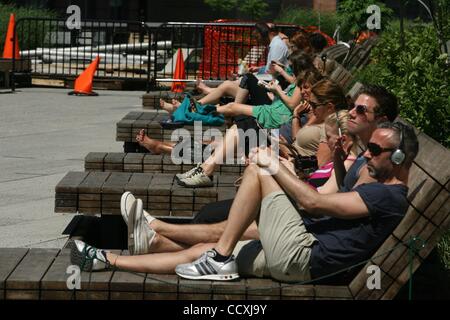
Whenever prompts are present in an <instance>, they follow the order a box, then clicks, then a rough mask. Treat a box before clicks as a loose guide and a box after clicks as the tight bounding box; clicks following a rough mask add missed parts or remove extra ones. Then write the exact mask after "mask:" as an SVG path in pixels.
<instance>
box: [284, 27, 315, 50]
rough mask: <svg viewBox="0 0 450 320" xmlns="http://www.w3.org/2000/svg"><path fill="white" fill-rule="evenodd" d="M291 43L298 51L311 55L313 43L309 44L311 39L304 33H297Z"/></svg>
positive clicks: (290, 40)
mask: <svg viewBox="0 0 450 320" xmlns="http://www.w3.org/2000/svg"><path fill="white" fill-rule="evenodd" d="M289 43H290V44H291V45H294V46H295V47H296V50H302V51H304V52H305V53H307V54H311V53H312V52H313V49H312V47H311V43H310V42H309V37H308V35H307V34H306V32H304V31H297V32H296V33H294V35H293V36H292V37H291V38H290V39H289Z"/></svg>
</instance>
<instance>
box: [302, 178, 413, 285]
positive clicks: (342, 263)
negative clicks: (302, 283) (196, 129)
mask: <svg viewBox="0 0 450 320" xmlns="http://www.w3.org/2000/svg"><path fill="white" fill-rule="evenodd" d="M353 191H355V192H358V193H359V195H360V196H361V198H362V200H363V201H364V203H365V204H366V206H367V209H368V210H369V216H368V217H364V218H359V219H339V218H334V217H327V218H323V219H316V220H313V219H310V218H308V217H304V218H303V220H304V222H305V226H306V229H307V230H308V231H309V232H310V233H312V234H313V235H314V236H315V237H316V238H317V240H318V241H316V242H315V243H314V245H313V247H312V251H311V260H310V267H311V275H312V278H313V279H314V278H318V277H320V276H324V275H328V274H330V273H333V272H336V271H339V270H342V269H344V268H347V267H350V266H352V265H354V264H356V263H359V262H362V261H364V260H367V259H369V258H370V257H371V256H372V255H373V254H374V252H375V250H376V249H377V248H378V247H379V246H380V245H381V244H382V243H383V241H384V240H385V239H386V238H387V237H388V236H389V234H391V233H392V231H393V230H394V228H395V227H396V226H397V225H398V223H399V222H400V221H401V219H402V218H403V217H404V215H405V213H406V210H407V208H408V202H407V200H406V196H407V192H408V188H407V187H406V186H404V185H400V184H398V185H385V184H382V183H378V182H374V183H368V184H362V185H359V186H357V187H356V188H355V189H353Z"/></svg>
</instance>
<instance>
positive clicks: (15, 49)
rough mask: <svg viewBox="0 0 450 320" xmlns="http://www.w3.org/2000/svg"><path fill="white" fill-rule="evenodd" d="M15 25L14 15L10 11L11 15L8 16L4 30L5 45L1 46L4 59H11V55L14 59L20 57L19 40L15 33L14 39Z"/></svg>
mask: <svg viewBox="0 0 450 320" xmlns="http://www.w3.org/2000/svg"><path fill="white" fill-rule="evenodd" d="M15 25H16V16H15V14H14V13H11V16H10V17H9V24H8V31H7V32H6V39H5V47H4V48H3V58H4V59H12V58H13V57H14V58H16V59H20V51H19V40H18V39H17V34H16V39H15V41H14V26H15Z"/></svg>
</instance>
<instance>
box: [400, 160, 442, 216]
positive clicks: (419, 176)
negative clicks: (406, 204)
mask: <svg viewBox="0 0 450 320" xmlns="http://www.w3.org/2000/svg"><path fill="white" fill-rule="evenodd" d="M409 178H410V180H409V183H408V186H409V193H408V200H409V201H410V202H411V203H412V205H413V206H414V207H415V208H416V209H417V210H418V211H420V212H423V211H424V210H425V209H426V208H427V207H428V206H429V205H430V204H431V202H432V201H433V200H434V198H435V197H436V195H437V194H438V192H439V190H440V189H441V188H442V186H440V185H439V184H438V183H436V182H435V181H434V180H433V179H432V178H431V177H430V176H429V175H428V174H426V173H425V172H424V171H423V170H420V169H418V167H417V166H416V165H415V164H413V165H412V167H411V172H410V176H409Z"/></svg>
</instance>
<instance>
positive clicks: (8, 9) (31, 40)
mask: <svg viewBox="0 0 450 320" xmlns="http://www.w3.org/2000/svg"><path fill="white" fill-rule="evenodd" d="M11 13H15V15H16V23H17V22H18V20H19V19H22V18H32V17H40V18H56V17H57V16H58V15H57V13H56V12H54V11H50V10H45V9H38V8H34V7H18V6H15V5H13V4H0V48H1V50H2V51H3V45H4V42H5V37H6V30H7V28H8V22H9V16H10V14H11ZM19 28H20V24H19ZM19 31H20V30H19ZM47 32H48V28H47V27H45V26H43V25H42V24H33V27H32V28H30V29H29V30H27V31H26V32H24V33H23V36H24V37H25V38H22V39H19V45H20V48H21V49H28V48H25V47H24V44H25V43H26V44H29V45H30V47H34V46H35V44H37V43H39V42H41V40H42V38H43V37H44V36H45V34H46V33H47Z"/></svg>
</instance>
